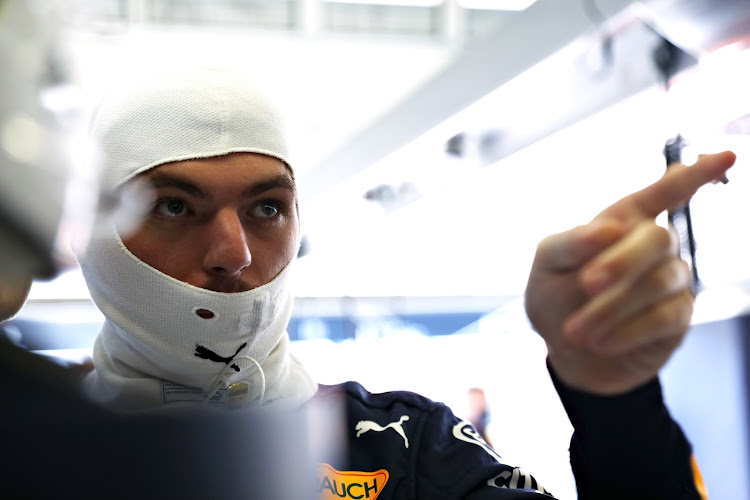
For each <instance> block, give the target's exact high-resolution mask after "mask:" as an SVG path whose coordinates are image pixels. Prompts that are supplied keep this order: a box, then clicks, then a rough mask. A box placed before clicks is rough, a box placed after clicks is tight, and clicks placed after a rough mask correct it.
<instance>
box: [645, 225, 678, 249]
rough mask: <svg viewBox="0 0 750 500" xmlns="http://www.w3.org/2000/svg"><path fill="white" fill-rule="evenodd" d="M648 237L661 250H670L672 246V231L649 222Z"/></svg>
mask: <svg viewBox="0 0 750 500" xmlns="http://www.w3.org/2000/svg"><path fill="white" fill-rule="evenodd" d="M648 237H649V238H650V239H651V241H652V242H653V244H654V245H655V246H656V247H657V248H659V249H661V250H671V249H672V246H673V242H674V239H673V236H672V232H671V231H670V230H669V229H667V228H665V227H662V226H660V225H658V224H655V223H654V224H651V225H650V226H649V230H648Z"/></svg>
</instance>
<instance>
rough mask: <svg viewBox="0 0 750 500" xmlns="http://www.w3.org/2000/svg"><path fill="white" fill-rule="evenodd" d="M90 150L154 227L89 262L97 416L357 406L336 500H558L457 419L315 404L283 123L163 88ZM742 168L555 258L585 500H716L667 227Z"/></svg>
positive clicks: (252, 95)
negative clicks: (667, 391) (665, 371)
mask: <svg viewBox="0 0 750 500" xmlns="http://www.w3.org/2000/svg"><path fill="white" fill-rule="evenodd" d="M93 134H94V137H95V139H96V140H97V141H98V142H99V144H100V146H101V153H102V158H103V167H104V171H105V173H106V174H107V175H108V177H109V178H110V179H111V180H112V181H113V182H114V183H115V184H116V185H117V186H118V187H119V188H120V189H121V190H122V191H123V193H125V196H126V198H129V199H130V198H132V199H136V200H137V199H139V196H140V197H145V198H140V199H148V200H150V201H149V202H148V203H145V202H144V206H145V210H144V212H145V217H144V219H143V221H142V222H141V223H140V224H130V223H124V222H123V221H118V222H116V223H115V225H114V227H113V228H112V230H111V231H110V232H108V233H106V234H104V235H103V236H101V237H99V238H94V239H93V240H92V241H91V243H90V244H89V248H88V250H87V251H86V253H85V254H83V255H81V256H80V263H81V267H82V269H83V272H84V276H85V278H86V281H87V283H88V285H89V289H90V291H91V294H92V297H93V299H94V301H95V302H96V304H97V306H98V307H99V308H100V309H101V310H102V312H103V313H104V315H105V317H106V321H105V324H104V326H103V328H102V331H101V333H100V335H99V337H98V338H97V341H96V344H95V347H94V362H95V365H96V369H95V371H94V372H93V373H91V374H90V375H89V376H88V377H87V380H86V384H87V388H88V391H89V393H90V394H91V395H92V396H93V397H94V398H95V399H97V400H98V401H101V402H104V403H105V404H107V405H109V406H110V407H112V408H115V409H118V410H121V411H127V412H133V411H136V412H138V411H163V410H168V409H175V408H191V407H194V406H196V405H203V406H206V407H210V408H226V407H238V408H253V407H289V406H292V407H294V406H297V405H300V404H304V403H306V402H308V401H311V400H312V401H318V402H320V401H324V402H325V401H328V400H331V401H333V400H335V397H336V396H340V395H342V394H343V397H344V399H345V407H346V418H345V422H344V429H341V432H342V434H343V435H344V436H345V441H346V444H347V446H348V448H347V452H346V453H345V454H343V456H338V457H336V456H330V457H321V464H320V472H319V484H318V490H319V493H320V495H321V498H334V497H338V498H380V499H386V498H474V499H480V498H519V499H520V498H529V499H531V498H543V497H545V495H550V493H549V492H547V491H546V490H545V489H544V487H543V486H542V485H541V484H540V483H539V482H538V481H537V478H534V477H532V476H531V475H529V474H527V473H526V472H525V471H522V470H521V469H519V468H517V467H513V466H512V465H509V464H504V463H502V459H501V458H500V456H499V455H498V454H497V453H496V452H495V451H494V450H493V449H492V448H491V447H489V446H488V445H487V444H486V443H485V442H484V441H483V440H482V439H481V438H479V437H478V435H477V433H476V431H475V430H474V429H473V427H472V426H471V425H470V424H468V423H466V422H461V421H460V420H459V419H457V418H456V417H455V416H454V415H453V414H452V413H451V411H450V410H449V409H448V408H446V407H445V406H443V405H441V404H438V403H434V402H431V401H429V400H427V399H425V398H422V397H420V396H419V395H416V394H410V393H402V392H395V393H389V394H381V395H373V394H370V393H368V392H367V391H366V390H365V389H364V388H363V387H362V386H360V385H358V384H356V383H353V382H350V383H347V384H343V385H341V386H338V387H320V388H319V387H318V386H317V385H316V384H315V383H314V381H313V380H312V379H311V378H310V376H309V375H308V374H307V373H306V372H305V370H304V367H302V366H301V365H300V364H299V363H298V362H297V360H296V359H295V358H294V357H293V356H292V355H291V354H290V353H289V350H288V347H289V339H288V336H287V334H286V331H285V328H286V326H287V322H288V320H289V317H290V314H291V307H292V306H291V304H292V302H291V300H292V299H291V292H290V290H289V287H288V279H289V273H290V271H291V267H292V265H293V261H294V257H295V255H296V252H297V249H298V246H299V242H300V227H299V215H298V206H297V196H296V188H295V182H294V174H293V167H292V165H291V164H290V162H289V159H288V157H287V151H286V146H285V143H284V139H283V130H282V125H281V120H280V118H279V115H278V112H277V111H276V109H275V108H274V106H273V105H272V104H271V102H270V100H269V99H268V97H267V96H266V95H265V94H264V93H263V92H262V91H261V90H260V89H259V88H257V87H256V86H254V85H253V84H251V83H249V82H247V81H245V80H244V79H243V78H241V77H239V76H238V75H236V74H234V73H232V72H227V71H223V70H220V69H211V68H202V69H200V70H194V71H188V72H177V73H174V74H169V73H167V74H165V75H161V76H159V77H155V76H153V75H149V78H148V79H146V80H145V81H143V82H141V83H139V84H135V85H132V86H129V87H127V88H125V89H124V90H123V91H121V92H117V93H115V94H114V96H113V97H111V98H110V99H108V100H107V101H105V102H104V103H103V104H102V105H101V107H100V108H99V111H98V113H97V116H96V118H95V120H94V123H93ZM733 162H734V155H733V154H731V153H723V154H719V155H713V156H705V157H703V158H701V160H700V161H699V162H698V163H697V164H696V165H694V166H692V167H689V168H687V167H677V166H676V167H674V168H671V169H670V170H669V172H668V173H667V174H666V175H665V176H664V178H663V179H661V180H660V181H658V182H656V183H655V184H653V185H651V186H649V187H648V188H646V189H644V190H643V191H640V192H638V193H635V194H633V195H631V196H629V197H626V198H624V199H623V200H620V201H619V202H617V203H615V204H614V205H612V206H611V207H609V208H608V209H606V210H605V211H604V212H602V213H601V214H599V215H598V216H597V217H596V218H594V219H593V221H592V222H591V223H590V224H587V225H584V226H581V227H577V228H574V229H572V230H570V231H568V232H565V233H562V234H559V235H553V236H551V237H549V238H547V239H546V240H544V241H543V242H542V243H541V244H540V246H539V249H538V252H537V256H536V259H535V261H534V264H533V267H532V271H531V275H530V278H529V283H528V288H527V291H526V307H527V312H528V315H529V318H530V319H531V321H532V324H533V325H534V327H535V328H536V330H537V331H538V332H539V334H540V335H542V337H543V338H544V339H545V341H546V342H547V345H548V346H549V357H548V366H549V370H550V374H551V376H552V378H553V381H554V383H555V387H556V388H557V390H558V392H559V394H560V397H561V399H562V401H563V404H564V406H565V408H566V410H567V412H568V414H569V416H570V419H571V422H572V423H573V425H574V427H575V429H576V432H575V434H574V436H573V440H572V442H571V459H572V465H573V470H574V472H575V474H576V479H577V487H578V490H579V494H580V498H610V499H611V498H641V499H643V498H660V499H664V498H685V499H687V498H700V492H699V490H700V485H699V483H700V481H699V476H698V475H697V474H696V473H694V470H693V466H692V460H691V451H690V445H689V444H688V442H687V440H686V439H685V437H684V436H683V434H682V432H681V430H680V429H679V427H678V425H677V424H676V423H675V422H674V421H673V420H672V419H671V417H670V416H669V414H668V412H667V410H666V408H665V407H664V403H663V400H662V396H661V392H660V387H659V383H658V379H657V375H658V372H659V370H660V368H661V367H662V366H663V365H664V363H665V362H666V361H667V359H668V358H669V356H670V355H671V353H672V352H673V351H674V349H675V348H676V347H677V346H678V345H679V344H680V342H681V340H682V338H683V336H684V334H685V332H686V330H687V328H688V326H689V321H690V316H691V313H692V302H693V297H692V295H691V293H690V288H689V285H690V279H689V272H688V270H687V268H686V266H685V265H684V264H683V263H682V262H681V261H680V260H679V259H678V258H677V256H676V249H675V248H674V244H673V241H672V238H671V237H670V233H669V232H668V231H667V230H665V229H664V228H661V227H660V226H658V225H657V224H656V223H655V222H654V218H655V217H656V216H657V215H658V214H659V213H660V212H662V211H664V210H666V209H667V208H669V207H672V206H676V205H679V204H680V203H683V202H684V201H686V200H687V199H689V198H690V196H692V195H693V194H694V193H695V192H696V190H697V189H698V188H699V187H700V186H702V185H703V184H706V183H708V182H712V181H715V180H717V179H720V178H721V177H723V175H724V173H725V171H726V170H727V169H728V168H729V167H730V166H731V165H732V164H733ZM128 193H130V194H128ZM334 271H335V270H332V272H334Z"/></svg>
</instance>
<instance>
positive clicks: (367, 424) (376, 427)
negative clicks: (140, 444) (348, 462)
mask: <svg viewBox="0 0 750 500" xmlns="http://www.w3.org/2000/svg"><path fill="white" fill-rule="evenodd" d="M407 420H409V415H402V416H401V418H400V419H398V422H391V423H390V424H388V425H386V426H385V427H383V426H381V425H380V424H377V423H375V422H373V421H371V420H360V421H359V422H357V425H356V427H354V430H355V431H357V437H359V436H361V435H362V434H364V433H365V432H367V431H375V432H383V431H384V430H386V429H393V430H394V431H396V432H398V433H399V434H400V435H401V437H402V438H404V446H406V447H407V448H408V447H409V439H408V438H407V437H406V434H405V433H404V428H403V427H402V425H401V424H403V423H404V422H406V421H407Z"/></svg>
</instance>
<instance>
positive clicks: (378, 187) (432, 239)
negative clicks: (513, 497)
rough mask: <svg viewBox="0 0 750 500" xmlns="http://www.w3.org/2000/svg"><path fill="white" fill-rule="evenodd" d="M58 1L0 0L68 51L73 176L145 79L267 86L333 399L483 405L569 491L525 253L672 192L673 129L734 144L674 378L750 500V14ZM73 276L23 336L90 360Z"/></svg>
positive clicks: (716, 455) (481, 3) (557, 408)
mask: <svg viewBox="0 0 750 500" xmlns="http://www.w3.org/2000/svg"><path fill="white" fill-rule="evenodd" d="M47 4H49V2H32V1H27V2H19V1H11V0H4V1H0V16H5V19H3V18H2V17H0V27H3V28H4V29H6V30H8V29H17V30H18V32H19V33H21V32H23V26H20V25H13V26H10V27H9V26H8V23H9V21H8V18H9V17H10V14H8V12H10V13H11V14H14V11H13V10H12V9H16V10H17V9H21V8H23V9H24V10H26V11H27V14H28V15H30V16H32V17H35V18H37V19H43V20H44V23H42V24H41V28H40V30H39V32H38V33H37V34H36V36H53V35H54V39H53V42H52V43H51V44H50V45H49V47H50V49H49V50H50V52H53V53H54V56H55V61H56V62H55V65H54V71H53V72H52V73H54V74H55V75H56V78H53V79H52V80H51V83H49V84H48V85H44V86H43V87H44V88H43V89H42V90H43V92H40V93H39V95H38V97H39V100H40V102H41V105H42V107H43V108H45V109H46V110H47V111H49V112H50V113H52V114H53V115H54V116H55V117H56V118H55V119H56V124H57V125H58V126H60V127H61V129H62V130H64V135H65V137H66V141H65V151H66V154H67V155H68V156H69V158H70V159H71V161H70V163H71V168H72V170H73V171H79V170H81V168H82V165H84V164H86V160H85V156H86V154H85V147H84V145H83V144H84V143H85V129H86V125H87V116H88V114H89V113H90V111H91V108H92V107H93V106H95V104H96V102H97V99H98V98H99V96H101V95H102V94H103V93H104V92H106V90H107V89H108V88H109V87H111V86H113V85H116V84H117V82H118V81H120V80H121V79H123V78H127V77H128V75H129V74H131V73H132V71H136V68H138V69H137V71H144V68H148V67H154V68H156V67H159V66H160V65H163V64H165V63H166V62H170V63H172V62H174V61H175V60H177V61H179V60H183V59H184V60H186V61H188V60H189V59H190V58H192V57H198V56H200V57H209V58H214V59H216V60H220V61H222V62H231V63H233V64H236V65H237V66H238V67H240V68H244V69H247V71H248V72H250V73H252V74H260V75H261V76H262V77H263V78H264V79H266V81H268V82H269V83H270V85H271V87H272V88H273V89H274V91H275V92H276V94H277V96H278V98H279V100H280V101H281V102H282V104H283V106H284V107H285V111H286V115H287V118H288V128H289V134H290V139H291V145H292V159H293V163H294V166H295V170H296V173H297V179H298V182H299V188H300V196H301V201H300V203H301V214H302V224H303V232H304V241H303V243H304V244H303V247H302V250H301V258H300V260H299V265H298V268H297V274H296V282H297V283H296V286H297V290H298V299H297V301H296V305H295V312H294V317H293V319H292V322H291V324H290V328H289V333H290V335H291V337H292V339H293V341H294V342H293V345H294V350H295V352H296V354H297V355H298V356H299V357H300V358H301V359H302V360H303V361H304V362H306V363H307V364H308V366H309V367H310V368H311V370H312V371H313V373H314V375H315V376H316V377H317V379H318V380H319V381H320V382H322V383H336V382H341V381H345V380H357V381H360V382H361V383H363V384H364V385H365V387H367V388H368V389H369V390H371V391H373V392H378V391H383V390H389V389H407V390H414V391H417V392H420V393H423V394H424V395H426V396H428V397H431V398H433V399H435V400H439V401H444V402H446V403H447V404H449V405H450V406H451V407H452V408H453V409H454V411H455V412H456V413H457V414H459V415H461V416H467V418H468V413H469V399H468V390H469V389H470V388H472V387H480V388H482V389H483V390H484V392H485V395H486V399H487V402H488V404H489V412H490V419H489V426H488V433H489V436H490V438H491V440H492V442H493V444H494V445H495V447H496V448H497V449H498V451H499V453H500V454H501V455H503V456H504V457H505V458H506V459H507V461H508V462H511V463H514V464H517V465H520V466H522V467H524V468H525V469H527V470H529V471H531V472H532V473H533V474H534V475H535V476H536V477H537V478H539V479H540V480H541V482H542V484H544V486H545V488H547V489H548V490H550V491H552V492H553V493H554V494H556V495H557V496H558V497H559V498H561V499H573V498H575V485H574V481H573V477H572V474H571V473H570V469H569V465H568V451H567V450H568V445H569V439H570V433H571V427H570V424H569V422H568V420H567V417H566V415H565V413H564V411H563V409H562V407H561V405H560V403H559V401H558V399H557V396H556V394H555V392H554V389H553V388H552V384H551V382H550V380H549V376H548V374H547V372H546V369H545V366H544V358H545V354H546V353H545V347H544V344H543V343H542V342H541V340H540V339H539V338H538V337H537V336H536V334H535V333H534V332H533V331H532V330H531V329H530V327H529V325H528V322H527V320H526V317H525V314H524V311H523V303H522V294H523V290H524V287H525V281H526V277H527V274H528V270H529V268H530V265H531V259H532V257H533V255H534V251H535V247H536V245H537V243H538V242H539V240H540V239H541V238H543V237H544V236H546V235H548V234H551V233H553V232H558V231H562V230H565V229H568V228H570V227H572V226H574V225H577V224H581V223H585V222H587V221H588V220H589V219H590V218H591V217H593V216H594V215H595V214H596V213H597V212H598V211H599V210H601V209H603V208H604V207H606V206H607V205H609V204H610V203H612V202H613V201H615V200H617V199H618V198H620V197H622V196H624V195H626V194H628V193H630V192H632V191H634V190H636V189H639V188H641V187H643V186H645V185H647V184H649V183H650V182H652V181H654V180H656V179H657V178H659V177H660V176H661V175H662V174H663V172H664V170H665V167H666V163H665V155H664V149H665V145H666V144H667V142H668V141H670V140H671V139H673V138H675V137H676V136H677V135H678V134H679V135H680V136H681V137H683V138H684V139H685V143H686V147H685V149H684V150H683V151H682V153H683V159H684V161H686V162H689V160H690V158H691V157H694V155H695V154H698V153H701V152H711V151H719V150H724V149H732V150H734V151H735V152H736V153H737V154H738V161H737V165H736V166H735V168H733V169H732V170H731V171H730V174H729V178H730V182H729V183H728V184H726V185H721V184H717V185H712V186H708V187H706V188H704V189H703V190H702V191H701V192H700V193H699V194H698V195H696V197H695V198H694V199H693V200H692V201H691V203H690V214H691V216H692V231H693V236H694V238H695V243H696V249H695V252H694V260H692V261H691V262H692V263H693V264H694V267H695V271H696V272H697V273H698V275H699V278H700V282H701V284H702V289H701V291H700V293H699V295H698V299H697V304H696V314H695V317H694V325H693V328H692V332H691V334H690V335H689V337H688V339H687V341H686V342H685V344H684V345H683V346H682V347H681V348H680V350H679V351H678V353H677V354H676V355H675V357H674V358H673V360H672V361H671V362H670V364H669V366H668V367H667V369H666V370H665V372H664V375H663V384H664V387H665V394H666V398H667V402H668V406H669V408H670V410H671V411H672V413H673V415H674V416H675V418H676V419H677V420H678V421H679V422H680V423H681V424H682V425H683V427H684V428H685V429H686V432H687V434H688V435H689V436H690V439H691V441H692V442H693V444H694V447H695V454H696V457H697V460H698V462H699V463H700V465H701V468H702V470H703V474H704V479H705V481H706V483H707V486H708V490H709V494H710V495H711V498H714V499H725V498H732V499H734V500H742V499H750V478H749V477H748V470H750V436H749V435H748V427H749V426H748V424H750V420H749V419H748V400H749V399H748V386H747V383H746V381H747V375H748V359H750V358H749V356H750V344H749V343H748V341H746V340H745V337H746V334H747V333H748V329H749V328H750V322H749V321H750V320H749V319H748V318H749V316H748V311H750V258H748V256H750V239H749V238H748V236H747V234H746V232H745V227H744V223H743V222H744V220H745V217H746V216H747V215H748V203H749V202H750V196H748V193H750V171H749V170H748V169H750V161H749V160H748V159H749V158H750V136H748V134H749V133H750V91H749V90H748V89H750V51H749V50H748V49H750V3H748V2H747V1H746V0H736V1H734V0H652V1H642V2H632V1H625V0H537V1H536V2H535V1H534V0H505V1H503V0H379V1H365V0H356V1H355V0H350V1H343V0H335V1H334V0H211V1H209V0H184V1H175V0H97V1H83V0H78V1H66V2H60V3H56V4H55V7H54V8H52V7H51V6H49V5H47ZM15 15H18V14H15ZM18 18H22V17H21V16H19V17H18ZM23 18H24V19H25V17H23ZM3 23H6V25H5V26H3ZM28 36H32V35H31V34H29V35H28ZM10 50H12V49H11V48H9V46H8V45H7V44H6V45H4V46H3V45H0V51H6V54H5V55H6V56H7V55H9V53H10V52H9V51H10ZM13 54H14V55H15V56H16V57H18V58H21V59H23V57H24V53H23V52H22V51H14V52H13ZM29 57H30V56H29ZM2 92H4V94H5V95H4V96H3V97H4V98H5V99H6V100H12V99H13V96H14V95H13V94H12V92H13V87H8V86H5V88H4V90H3V91H2ZM6 118H7V117H6ZM9 124H10V125H9ZM11 125H14V126H11ZM18 130H19V129H18V123H17V122H14V121H13V120H10V119H6V120H4V122H3V123H0V131H2V135H1V136H0V146H2V147H4V148H5V150H6V154H7V155H9V156H15V157H19V155H21V156H24V154H26V157H28V154H27V151H26V152H25V150H23V148H22V150H21V151H20V153H19V151H18V147H17V146H14V144H18V142H17V141H15V139H14V138H17V137H18V134H19V132H18ZM21 130H22V131H23V130H26V129H21ZM14 133H15V134H16V135H13V134H14ZM21 136H22V137H26V138H28V137H29V136H28V134H23V133H21ZM22 143H23V141H22ZM9 172H10V173H9ZM12 175H13V171H7V170H6V172H5V173H0V183H4V184H5V190H3V189H2V188H0V192H2V193H3V196H5V197H6V201H7V199H9V198H8V197H11V196H12V192H11V191H12V189H11V187H12V185H13V184H12V182H9V181H8V179H10V177H9V176H12ZM17 175H18V174H17ZM77 176H78V177H79V178H80V177H81V176H83V177H85V173H83V174H81V173H80V172H79V173H78V174H77ZM3 177H5V179H4V180H3ZM42 184H43V183H40V184H39V186H42ZM27 185H28V184H27ZM84 185H85V184H84ZM41 189H42V187H40V190H41ZM75 193H78V195H76V194H75ZM83 194H85V189H84V192H83ZM83 194H81V192H80V190H79V191H73V194H70V193H68V197H67V201H66V202H65V203H67V204H68V205H69V204H70V203H71V201H70V200H71V199H72V200H74V201H78V202H79V203H83V202H84V200H85V196H83ZM30 198H31V199H32V201H31V202H30V204H28V205H27V206H24V208H23V211H22V213H20V214H15V215H14V216H12V217H11V216H8V215H6V216H5V217H4V218H0V224H1V225H3V226H4V227H5V230H7V229H8V227H10V226H11V224H10V221H13V222H14V224H18V221H19V220H20V221H21V223H22V224H23V221H24V220H27V218H30V219H33V220H36V219H37V218H39V217H42V218H43V213H42V215H41V216H40V215H39V212H43V210H44V208H45V205H48V204H49V203H50V201H49V199H47V198H46V197H45V195H44V192H43V191H40V192H39V193H38V196H36V193H35V196H33V197H30ZM1 204H2V203H0V205H1ZM66 206H67V205H66ZM2 214H3V212H2V211H1V210H0V215H2ZM665 220H666V219H665ZM683 229H684V228H683ZM65 230H66V228H64V227H61V228H58V231H63V232H64V231H65ZM0 234H2V233H1V232H0ZM59 237H60V235H59V234H57V235H54V238H59ZM0 248H2V245H0ZM8 255H12V254H8ZM686 257H688V258H689V257H690V256H686ZM58 259H59V262H58V267H57V269H56V270H55V271H54V272H52V273H50V276H51V278H50V279H45V280H38V281H36V282H35V283H34V285H33V286H32V289H31V293H30V295H29V299H28V301H27V303H26V305H25V306H24V308H23V309H22V310H21V312H20V314H19V315H18V316H17V317H16V318H15V319H14V320H12V322H11V324H10V326H9V327H8V329H9V330H10V331H13V332H14V335H15V340H16V341H17V342H18V343H19V344H21V345H23V346H25V347H27V348H29V349H32V350H34V351H39V352H41V353H43V354H45V355H49V356H52V357H54V358H57V359H60V360H72V361H78V360H82V359H85V358H86V357H87V356H88V355H89V354H90V351H91V346H92V343H93V339H94V337H95V335H96V334H97V332H98V329H99V325H100V324H101V321H102V318H101V316H100V314H99V312H98V311H97V310H96V308H95V307H94V306H93V304H92V303H91V301H90V298H89V295H88V291H87V289H86V286H85V284H84V282H83V279H82V277H81V276H80V273H79V271H78V269H77V266H76V264H75V261H74V260H72V259H71V258H70V257H69V255H66V254H65V252H64V250H63V251H62V255H60V256H58ZM634 466H637V464H634Z"/></svg>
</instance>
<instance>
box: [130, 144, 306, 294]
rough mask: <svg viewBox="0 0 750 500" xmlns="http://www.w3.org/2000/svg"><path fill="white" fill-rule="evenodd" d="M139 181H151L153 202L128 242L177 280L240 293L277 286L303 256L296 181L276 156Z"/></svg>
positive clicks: (220, 162) (182, 169) (176, 166)
mask: <svg viewBox="0 0 750 500" xmlns="http://www.w3.org/2000/svg"><path fill="white" fill-rule="evenodd" d="M133 182H145V183H146V185H147V186H148V187H149V188H150V189H152V190H153V195H154V202H153V204H152V206H151V210H150V211H149V213H148V214H147V215H146V218H145V220H144V221H143V223H142V224H141V225H140V227H139V228H138V229H137V230H136V231H135V232H133V233H131V234H129V235H122V238H123V242H124V243H125V246H126V247H127V248H128V250H130V251H131V252H132V253H133V254H134V255H135V256H136V257H138V258H139V259H141V260H142V261H143V262H145V263H147V264H149V265H150V266H152V267H154V268H156V269H158V270H159V271H161V272H163V273H165V274H167V275H169V276H171V277H173V278H175V279H178V280H180V281H183V282H185V283H189V284H191V285H193V286H197V287H200V288H205V289H208V290H214V291H218V292H242V291H246V290H250V289H252V288H256V287H259V286H261V285H264V284H266V283H268V282H269V281H271V280H272V279H273V278H275V277H276V275H278V274H279V272H280V271H281V270H282V269H283V268H284V266H286V265H287V264H288V263H289V262H290V261H291V260H292V258H293V257H294V255H295V254H296V252H297V242H298V232H299V220H298V216H297V206H296V205H297V193H296V189H295V182H294V178H293V177H292V174H291V172H290V170H289V169H288V167H287V166H286V165H285V164H284V163H283V162H282V161H280V160H278V159H276V158H272V157H270V156H265V155H261V154H254V153H232V154H229V155H224V156H218V157H213V158H206V159H198V160H187V161H180V162H173V163H166V164H164V165H160V166H158V167H155V168H153V169H151V170H149V171H147V172H145V173H143V174H142V175H140V176H139V177H138V178H137V179H136V180H135V181H133Z"/></svg>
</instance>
